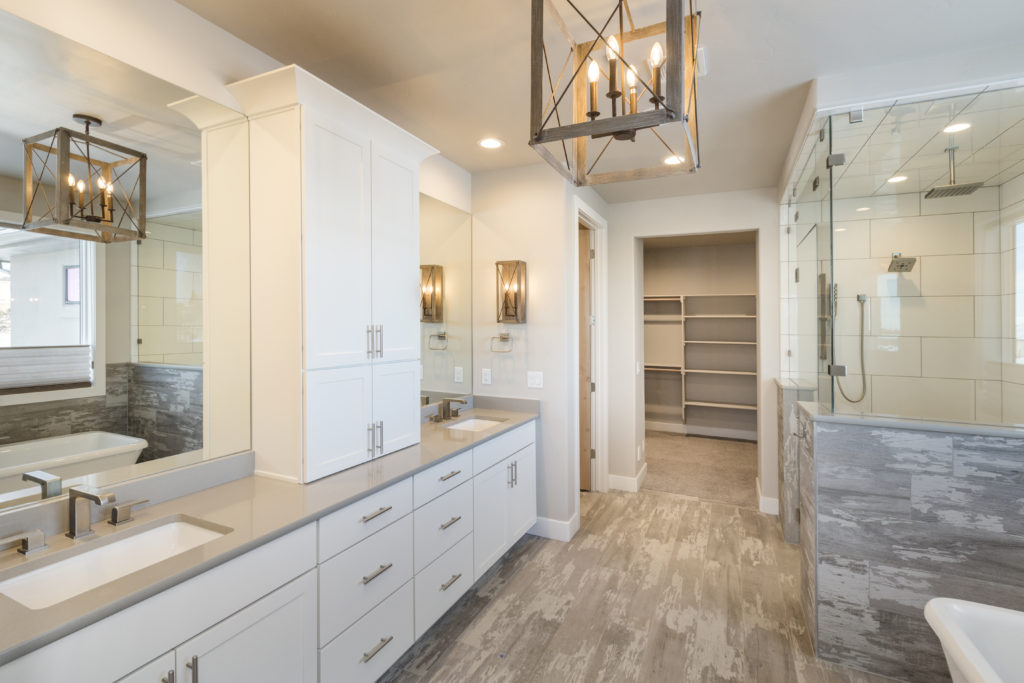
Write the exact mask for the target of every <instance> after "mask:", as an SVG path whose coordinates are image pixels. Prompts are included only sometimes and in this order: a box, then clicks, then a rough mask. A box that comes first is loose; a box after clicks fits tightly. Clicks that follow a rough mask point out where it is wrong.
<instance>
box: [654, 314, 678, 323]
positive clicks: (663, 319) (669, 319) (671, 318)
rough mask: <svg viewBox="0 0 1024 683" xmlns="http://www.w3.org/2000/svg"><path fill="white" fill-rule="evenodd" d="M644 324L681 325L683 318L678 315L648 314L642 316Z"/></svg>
mask: <svg viewBox="0 0 1024 683" xmlns="http://www.w3.org/2000/svg"><path fill="white" fill-rule="evenodd" d="M644 322H645V323H681V322H683V316H681V315H679V314H678V313H677V314H675V315H657V314H654V313H648V314H647V315H645V316H644Z"/></svg>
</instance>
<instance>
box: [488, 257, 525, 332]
mask: <svg viewBox="0 0 1024 683" xmlns="http://www.w3.org/2000/svg"><path fill="white" fill-rule="evenodd" d="M495 265H496V266H497V267H498V322H499V323H525V322H526V261H498V262H497V263H496V264H495Z"/></svg>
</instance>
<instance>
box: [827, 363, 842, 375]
mask: <svg viewBox="0 0 1024 683" xmlns="http://www.w3.org/2000/svg"><path fill="white" fill-rule="evenodd" d="M828 374H829V376H831V377H846V366H845V365H832V364H829V366H828Z"/></svg>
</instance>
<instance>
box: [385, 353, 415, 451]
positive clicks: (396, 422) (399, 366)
mask: <svg viewBox="0 0 1024 683" xmlns="http://www.w3.org/2000/svg"><path fill="white" fill-rule="evenodd" d="M419 396H420V364H419V362H417V361H412V362H409V363H384V364H378V365H374V366H373V419H374V422H376V423H383V425H382V427H383V429H382V430H381V431H382V432H383V442H381V441H380V439H381V435H380V432H378V436H377V438H378V448H377V452H376V454H375V455H378V456H380V455H387V454H388V453H392V452H394V451H397V450H399V449H400V448H405V447H406V446H412V445H413V444H416V443H419V441H420V399H419Z"/></svg>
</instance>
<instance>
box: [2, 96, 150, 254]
mask: <svg viewBox="0 0 1024 683" xmlns="http://www.w3.org/2000/svg"><path fill="white" fill-rule="evenodd" d="M74 119H75V121H77V122H78V123H80V124H83V125H84V126H85V133H84V134H82V133H79V132H77V131H73V130H69V129H67V128H56V129H54V130H51V131H49V132H47V133H42V134H40V135H36V136H33V137H30V138H26V139H25V140H24V145H25V216H24V221H23V223H22V225H20V226H17V227H20V228H22V229H25V230H31V231H33V232H41V233H45V234H48V235H57V236H59V237H71V238H73V239H79V240H88V241H90V242H102V243H104V244H109V243H111V242H131V241H135V240H140V239H143V238H145V237H146V155H145V154H143V153H142V152H137V151H135V150H132V149H128V148H127V147H122V146H121V145H118V144H115V143H113V142H108V141H106V140H102V139H100V138H97V137H95V136H93V135H91V134H90V128H91V127H92V126H101V125H103V121H102V120H100V119H99V118H97V117H95V116H91V115H89V114H75V115H74Z"/></svg>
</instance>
